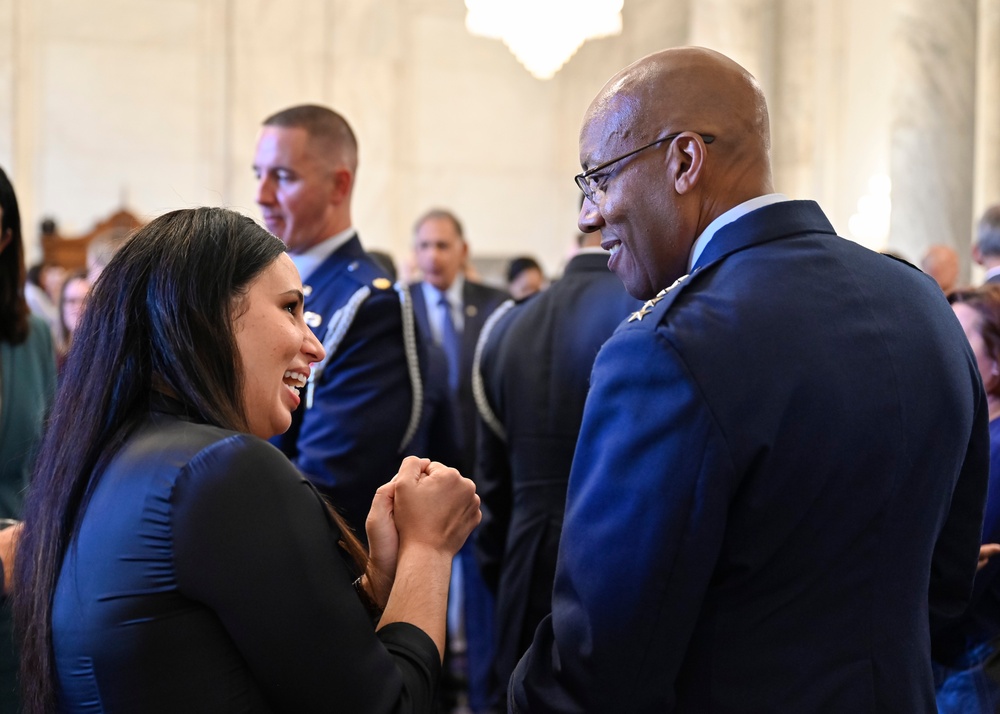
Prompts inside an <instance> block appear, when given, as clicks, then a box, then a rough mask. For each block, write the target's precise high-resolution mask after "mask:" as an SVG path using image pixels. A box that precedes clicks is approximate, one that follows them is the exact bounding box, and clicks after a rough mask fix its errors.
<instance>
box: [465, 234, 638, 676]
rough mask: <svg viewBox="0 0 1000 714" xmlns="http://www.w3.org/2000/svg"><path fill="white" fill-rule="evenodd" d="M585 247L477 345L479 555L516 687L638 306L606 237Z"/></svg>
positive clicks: (501, 663) (496, 319)
mask: <svg viewBox="0 0 1000 714" xmlns="http://www.w3.org/2000/svg"><path fill="white" fill-rule="evenodd" d="M581 239H582V241H581V248H580V252H579V253H578V254H577V255H575V256H574V257H573V259H572V260H570V261H569V263H568V264H567V265H566V269H565V271H564V272H563V276H562V278H561V279H560V280H558V281H556V282H555V283H553V284H552V286H551V287H549V288H548V289H547V290H545V291H543V292H541V293H538V294H536V295H534V296H531V297H528V298H527V300H526V301H524V302H521V303H519V304H517V305H516V306H513V307H512V308H511V309H509V310H506V311H504V312H503V314H502V316H501V311H502V310H504V308H503V307H501V308H500V309H498V310H497V311H496V312H495V313H494V315H493V317H491V318H490V321H489V323H487V326H486V329H484V330H483V333H482V335H480V338H479V342H480V345H479V348H478V350H479V353H480V359H479V361H478V371H474V372H473V384H474V385H475V384H476V382H477V381H478V383H479V385H480V387H479V388H478V389H475V390H474V391H475V393H476V405H477V407H478V408H479V414H480V424H479V444H478V454H477V459H478V461H477V465H476V484H477V486H476V488H477V491H478V493H479V496H480V498H481V499H482V511H483V520H482V523H480V525H479V528H478V529H477V533H478V535H477V539H476V550H477V555H478V556H479V564H480V567H481V570H482V572H483V577H484V579H485V580H486V583H487V585H488V586H489V587H490V589H491V590H492V591H493V593H494V594H495V595H496V599H497V653H496V667H495V669H496V672H497V678H498V680H499V681H500V682H507V681H508V680H509V679H510V675H511V673H512V672H513V671H514V666H515V665H516V664H517V661H518V659H520V658H521V655H522V654H524V652H525V650H527V649H528V645H530V644H531V639H532V637H533V635H534V633H535V628H536V627H537V626H538V623H539V622H540V621H541V619H542V618H543V617H545V615H547V614H548V613H549V611H550V610H551V602H552V579H553V577H554V575H555V565H556V552H557V551H558V548H559V532H560V530H561V528H562V520H563V508H564V506H565V503H566V484H567V483H568V482H569V470H570V466H571V464H572V462H573V450H574V448H575V447H576V438H577V435H578V434H579V433H580V421H581V420H582V419H583V403H584V400H585V399H586V398H587V390H588V389H589V387H590V370H591V368H592V367H593V364H594V358H595V357H597V352H598V350H599V349H600V348H601V345H602V344H604V342H605V340H607V339H608V338H609V337H610V336H611V333H612V332H614V331H615V328H616V327H617V326H618V325H619V323H621V322H622V320H624V319H625V318H626V317H628V315H629V314H630V313H632V312H634V311H635V310H637V309H639V307H640V305H641V303H639V301H637V300H636V299H635V298H633V297H631V296H630V295H629V294H628V293H627V292H625V288H624V287H623V286H622V283H621V281H620V280H619V279H618V278H617V277H615V275H614V273H612V272H611V271H610V270H608V257H609V256H608V253H607V252H606V251H605V250H603V249H602V248H601V234H600V233H591V234H583V235H582V236H581ZM506 304H507V303H505V305H506ZM510 304H511V305H513V303H510Z"/></svg>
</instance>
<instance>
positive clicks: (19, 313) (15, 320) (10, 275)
mask: <svg viewBox="0 0 1000 714" xmlns="http://www.w3.org/2000/svg"><path fill="white" fill-rule="evenodd" d="M0 212H2V213H3V217H2V218H0V245H2V244H3V242H4V241H5V240H6V239H7V238H8V237H9V238H10V243H9V244H8V245H7V246H6V247H5V248H3V249H2V250H0V342H10V343H11V344H14V345H19V344H21V343H22V342H24V341H25V340H26V339H27V338H28V303H27V302H25V299H24V276H25V272H24V245H23V242H22V240H21V211H20V209H19V208H18V207H17V196H16V195H15V194H14V186H13V185H11V183H10V179H8V178H7V174H6V173H4V170H3V169H2V168H0Z"/></svg>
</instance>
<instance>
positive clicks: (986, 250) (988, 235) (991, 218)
mask: <svg viewBox="0 0 1000 714" xmlns="http://www.w3.org/2000/svg"><path fill="white" fill-rule="evenodd" d="M972 258H973V260H975V261H976V262H977V263H979V264H980V265H981V266H983V268H985V269H986V275H985V276H983V282H984V283H1000V203H998V204H996V205H993V206H990V207H989V208H987V209H986V210H985V211H984V212H983V215H982V216H981V217H980V218H979V225H978V226H976V242H975V243H974V244H973V245H972Z"/></svg>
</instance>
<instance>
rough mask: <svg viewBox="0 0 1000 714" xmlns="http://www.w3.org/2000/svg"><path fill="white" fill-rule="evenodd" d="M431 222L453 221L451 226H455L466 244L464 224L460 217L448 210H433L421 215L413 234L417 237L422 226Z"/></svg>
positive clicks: (415, 224)
mask: <svg viewBox="0 0 1000 714" xmlns="http://www.w3.org/2000/svg"><path fill="white" fill-rule="evenodd" d="M431 220H439V221H451V224H452V225H453V226H455V232H456V233H458V237H459V238H461V239H462V242H463V243H464V242H465V231H463V229H462V222H461V221H460V220H458V216H456V215H455V214H454V213H452V212H451V211H449V210H448V209H446V208H432V209H431V210H429V211H427V212H426V213H424V214H423V215H421V216H420V218H418V219H417V220H416V222H415V223H414V224H413V234H414V235H416V233H417V231H419V230H420V226H422V225H424V224H425V223H426V222H427V221H431Z"/></svg>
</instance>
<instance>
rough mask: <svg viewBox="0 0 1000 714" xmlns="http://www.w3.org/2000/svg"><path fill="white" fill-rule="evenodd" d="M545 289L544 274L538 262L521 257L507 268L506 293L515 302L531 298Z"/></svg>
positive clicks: (527, 256)
mask: <svg viewBox="0 0 1000 714" xmlns="http://www.w3.org/2000/svg"><path fill="white" fill-rule="evenodd" d="M544 288H545V273H544V272H542V266H541V265H539V264H538V261H537V260H535V259H534V258H532V257H531V256H529V255H522V256H520V257H519V258H514V259H513V260H511V261H510V265H509V266H508V267H507V291H508V292H509V293H510V296H511V297H512V298H514V299H515V300H517V301H521V300H524V299H525V298H527V297H531V296H532V295H534V294H535V293H537V292H539V291H541V290H543V289H544Z"/></svg>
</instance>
